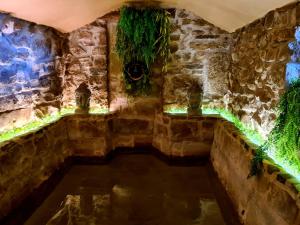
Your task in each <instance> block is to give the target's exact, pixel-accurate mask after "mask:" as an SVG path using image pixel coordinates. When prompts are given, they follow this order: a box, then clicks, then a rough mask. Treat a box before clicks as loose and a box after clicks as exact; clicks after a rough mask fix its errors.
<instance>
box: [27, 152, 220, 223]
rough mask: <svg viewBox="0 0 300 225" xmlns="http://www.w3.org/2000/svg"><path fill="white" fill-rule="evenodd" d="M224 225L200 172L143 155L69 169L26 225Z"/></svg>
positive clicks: (122, 156)
mask: <svg viewBox="0 0 300 225" xmlns="http://www.w3.org/2000/svg"><path fill="white" fill-rule="evenodd" d="M34 224H35V225H37V224H39V225H41V224H47V225H83V224H84V225H94V224H95V225H96V224H97V225H102V224H103V225H104V224H105V225H116V224H117V225H120V224H122V225H127V224H128V225H156V224H157V225H168V224H172V225H225V223H224V221H223V218H222V216H221V213H220V209H219V207H218V204H217V202H216V200H215V198H214V193H213V191H212V188H211V183H210V180H209V177H208V175H207V171H206V167H205V166H199V167H170V166H168V165H166V164H164V163H163V162H161V161H159V160H158V159H156V158H154V157H152V156H149V155H121V156H118V157H117V158H115V159H114V160H113V161H112V162H111V163H109V164H108V165H104V166H74V167H73V168H72V169H71V170H70V171H69V172H68V174H67V175H66V176H65V178H64V179H63V180H62V181H61V183H60V184H59V185H58V186H57V187H56V189H55V190H54V192H53V193H52V194H51V195H50V196H49V197H48V199H47V200H46V201H45V202H44V203H43V205H42V206H41V207H40V208H39V209H38V210H37V211H36V212H35V214H34V215H33V216H32V217H31V218H30V219H29V220H28V221H27V223H26V225H34Z"/></svg>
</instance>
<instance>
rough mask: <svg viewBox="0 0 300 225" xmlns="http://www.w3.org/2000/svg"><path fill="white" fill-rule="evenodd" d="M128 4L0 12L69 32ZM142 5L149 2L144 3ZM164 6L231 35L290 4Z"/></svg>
mask: <svg viewBox="0 0 300 225" xmlns="http://www.w3.org/2000/svg"><path fill="white" fill-rule="evenodd" d="M126 2H128V1H122V0H2V1H0V10H1V11H5V12H10V13H12V15H13V16H16V17H18V18H22V19H25V20H28V21H32V22H36V23H39V24H44V25H48V26H51V27H54V28H56V29H58V30H60V31H62V32H70V31H72V30H75V29H77V28H79V27H81V26H83V25H85V24H88V23H90V22H92V21H93V20H95V19H96V18H97V17H99V16H102V15H104V14H106V13H108V12H110V11H112V10H115V9H118V8H119V7H120V6H121V5H122V4H124V3H126ZM145 2H149V0H148V1H146V0H145ZM161 2H163V5H164V6H168V7H178V8H184V9H188V10H190V11H192V12H194V13H196V14H197V15H199V16H200V17H202V18H203V19H205V20H207V21H209V22H211V23H213V24H214V25H216V26H218V27H220V28H223V29H225V30H227V31H230V32H232V31H234V30H236V29H237V28H240V27H242V26H244V25H246V24H248V23H250V22H252V21H253V20H255V19H257V18H260V17H262V16H264V14H266V13H267V12H268V11H270V10H273V9H275V8H278V7H281V6H283V5H285V4H288V3H290V2H294V1H292V0H162V1H161Z"/></svg>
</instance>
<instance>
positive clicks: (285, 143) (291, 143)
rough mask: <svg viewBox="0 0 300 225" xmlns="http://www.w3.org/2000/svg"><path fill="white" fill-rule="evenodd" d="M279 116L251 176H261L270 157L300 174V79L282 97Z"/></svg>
mask: <svg viewBox="0 0 300 225" xmlns="http://www.w3.org/2000/svg"><path fill="white" fill-rule="evenodd" d="M278 114H279V116H278V117H277V119H276V122H275V127H274V128H273V130H272V131H271V133H270V135H269V137H268V140H267V141H266V142H265V143H264V144H263V145H262V146H261V147H260V148H259V150H258V151H257V152H256V155H255V156H254V158H253V160H252V163H251V171H250V176H252V175H256V174H259V173H260V171H261V168H262V161H263V159H264V158H267V157H268V155H271V156H272V159H273V160H272V161H274V162H275V163H277V164H278V165H280V166H281V167H282V168H283V169H285V170H287V169H288V170H289V172H292V173H293V174H300V79H299V78H298V79H297V80H295V81H294V82H293V83H292V84H291V85H290V87H289V88H288V89H287V91H286V92H285V93H284V94H283V95H282V97H281V99H280V103H279V107H278Z"/></svg>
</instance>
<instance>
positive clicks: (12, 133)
mask: <svg viewBox="0 0 300 225" xmlns="http://www.w3.org/2000/svg"><path fill="white" fill-rule="evenodd" d="M75 110H76V108H75V107H68V108H62V109H61V110H60V111H59V112H57V113H54V114H51V115H47V116H45V117H43V118H40V119H36V120H34V121H31V122H29V123H27V124H25V125H24V126H22V127H15V128H12V129H11V130H8V131H5V132H3V133H1V134H0V143H2V142H5V141H8V140H11V139H13V138H15V137H18V136H21V135H24V134H27V133H30V132H33V131H36V130H39V129H41V128H43V127H45V126H48V125H49V124H51V123H54V122H56V121H58V120H59V119H61V118H62V117H64V116H67V115H74V114H75ZM108 113H109V111H108V109H106V108H91V109H90V110H89V114H91V115H105V114H108Z"/></svg>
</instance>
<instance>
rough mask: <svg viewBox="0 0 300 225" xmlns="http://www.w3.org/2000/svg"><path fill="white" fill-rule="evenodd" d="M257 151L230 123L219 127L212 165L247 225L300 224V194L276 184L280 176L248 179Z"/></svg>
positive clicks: (265, 174) (272, 174) (270, 174)
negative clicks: (255, 151) (251, 162)
mask: <svg viewBox="0 0 300 225" xmlns="http://www.w3.org/2000/svg"><path fill="white" fill-rule="evenodd" d="M252 152H253V149H252V148H251V147H249V145H247V144H246V143H245V141H244V140H243V139H241V137H240V136H239V135H238V134H237V133H236V131H235V129H234V128H233V127H232V125H231V124H229V123H228V122H218V123H217V124H216V126H215V131H214V141H213V145H212V149H211V161H212V164H213V166H214V169H215V170H216V172H217V174H218V176H219V179H220V180H221V182H222V183H223V185H224V187H225V189H226V190H227V192H228V194H229V196H230V198H231V200H232V202H233V203H234V204H235V207H236V210H237V212H238V213H239V216H240V220H241V222H242V223H243V224H245V225H256V224H257V225H268V224H274V225H277V224H278V225H285V224H290V225H296V224H299V222H300V220H299V219H300V217H299V216H300V206H299V204H298V202H299V193H298V191H296V190H295V189H294V188H292V187H291V186H290V184H288V183H287V182H286V183H281V182H279V181H278V180H276V175H277V172H276V170H274V171H268V170H267V168H268V166H267V165H266V164H265V165H264V168H265V170H264V172H263V174H262V175H261V176H260V177H252V178H247V176H248V174H249V171H250V161H251V159H252V157H253V156H252Z"/></svg>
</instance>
